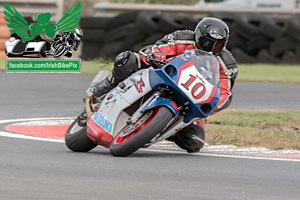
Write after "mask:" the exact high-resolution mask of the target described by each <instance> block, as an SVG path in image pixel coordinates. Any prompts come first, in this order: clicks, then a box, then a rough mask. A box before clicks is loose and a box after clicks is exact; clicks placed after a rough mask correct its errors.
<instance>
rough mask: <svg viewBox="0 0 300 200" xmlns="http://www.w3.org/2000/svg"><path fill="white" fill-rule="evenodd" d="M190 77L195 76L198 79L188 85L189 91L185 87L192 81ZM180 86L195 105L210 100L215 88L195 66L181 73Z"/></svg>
mask: <svg viewBox="0 0 300 200" xmlns="http://www.w3.org/2000/svg"><path fill="white" fill-rule="evenodd" d="M190 75H193V76H195V77H196V79H195V80H194V81H193V82H192V83H191V84H188V87H187V86H186V87H187V88H188V89H187V88H186V87H184V86H183V85H187V84H186V83H188V81H189V80H190V79H191V76H190ZM178 86H179V88H180V89H181V90H182V91H183V92H184V93H185V94H186V95H187V96H188V97H189V98H190V99H191V100H192V102H193V103H195V104H198V103H202V102H204V101H206V100H208V99H209V97H210V95H211V93H212V91H213V88H214V86H213V85H212V84H210V83H209V82H208V81H207V80H205V79H204V78H203V76H202V75H201V74H200V73H199V71H198V70H197V69H196V68H195V67H194V66H193V65H192V66H190V67H187V68H185V69H183V70H182V71H181V74H180V77H179V79H178Z"/></svg>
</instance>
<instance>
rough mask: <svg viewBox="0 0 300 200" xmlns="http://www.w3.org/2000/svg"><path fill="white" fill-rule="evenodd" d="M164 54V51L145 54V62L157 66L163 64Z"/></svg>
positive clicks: (164, 60)
mask: <svg viewBox="0 0 300 200" xmlns="http://www.w3.org/2000/svg"><path fill="white" fill-rule="evenodd" d="M166 60H167V58H166V55H165V54H164V53H160V52H157V53H150V54H148V56H147V60H146V61H147V62H148V63H146V64H150V65H153V64H154V65H158V66H163V65H164V64H165V63H166Z"/></svg>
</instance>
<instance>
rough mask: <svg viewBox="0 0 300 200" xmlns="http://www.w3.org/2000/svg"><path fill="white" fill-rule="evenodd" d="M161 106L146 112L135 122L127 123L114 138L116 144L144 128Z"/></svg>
mask: <svg viewBox="0 0 300 200" xmlns="http://www.w3.org/2000/svg"><path fill="white" fill-rule="evenodd" d="M159 111H160V107H159V108H154V109H152V110H150V111H148V112H147V113H145V114H144V115H143V116H142V117H141V118H140V119H139V120H138V121H137V122H136V123H135V124H130V125H126V126H125V127H124V128H123V129H122V130H121V131H120V133H119V134H118V135H117V136H116V138H115V139H114V144H116V145H118V144H121V143H123V142H125V141H126V140H128V139H129V138H131V137H132V136H134V135H136V134H137V133H138V132H139V131H140V130H142V129H143V128H144V127H145V126H146V125H147V124H148V123H149V122H150V121H151V120H152V119H153V118H154V117H155V116H156V115H157V113H159Z"/></svg>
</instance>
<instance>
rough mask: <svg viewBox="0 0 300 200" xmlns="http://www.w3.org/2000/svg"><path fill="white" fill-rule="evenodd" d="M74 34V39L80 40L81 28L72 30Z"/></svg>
mask: <svg viewBox="0 0 300 200" xmlns="http://www.w3.org/2000/svg"><path fill="white" fill-rule="evenodd" d="M74 35H75V38H76V40H80V39H81V38H82V36H83V33H82V30H81V29H79V28H76V29H75V30H74Z"/></svg>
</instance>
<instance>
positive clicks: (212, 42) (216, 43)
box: [199, 37, 226, 55]
mask: <svg viewBox="0 0 300 200" xmlns="http://www.w3.org/2000/svg"><path fill="white" fill-rule="evenodd" d="M225 45H226V41H224V40H216V39H211V38H208V37H200V38H199V47H200V49H201V50H204V51H207V52H212V53H213V55H217V54H219V53H220V52H221V51H222V50H223V48H224V47H225Z"/></svg>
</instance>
